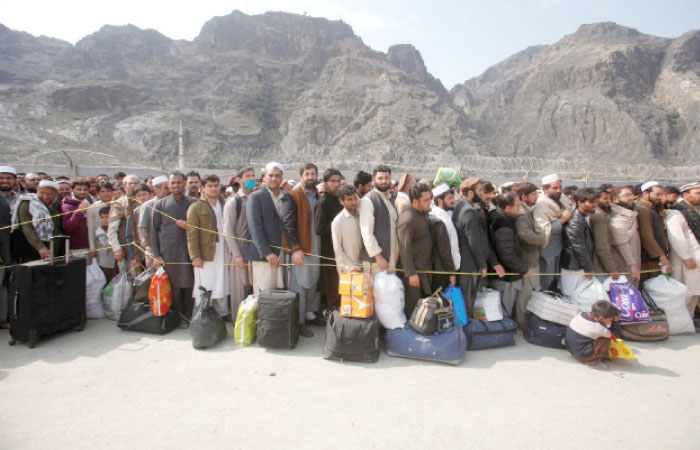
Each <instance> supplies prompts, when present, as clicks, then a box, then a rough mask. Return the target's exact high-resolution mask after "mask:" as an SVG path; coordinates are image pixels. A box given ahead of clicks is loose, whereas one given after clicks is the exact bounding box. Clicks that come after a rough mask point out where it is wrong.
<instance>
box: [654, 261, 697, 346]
mask: <svg viewBox="0 0 700 450" xmlns="http://www.w3.org/2000/svg"><path fill="white" fill-rule="evenodd" d="M644 290H645V291H646V292H647V294H649V295H650V296H651V298H652V299H653V300H654V302H656V304H657V305H658V306H659V308H661V309H663V310H664V313H666V320H668V334H681V333H695V326H694V325H693V319H692V318H691V317H690V313H689V312H688V307H687V306H686V305H685V297H686V295H687V293H688V288H687V287H686V286H685V285H684V284H683V283H680V282H678V281H676V280H674V279H673V278H671V277H669V276H667V275H659V276H656V277H654V278H651V279H649V280H647V281H645V282H644Z"/></svg>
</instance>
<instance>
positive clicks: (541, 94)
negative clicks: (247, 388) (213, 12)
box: [0, 11, 700, 168]
mask: <svg viewBox="0 0 700 450" xmlns="http://www.w3.org/2000/svg"><path fill="white" fill-rule="evenodd" d="M699 54H700V32H697V31H695V32H689V33H687V34H685V35H684V36H681V37H680V38H678V39H676V40H671V39H662V38H657V37H653V36H647V35H643V34H640V33H638V32H637V31H635V30H631V29H628V28H624V27H620V26H618V25H615V24H597V25H586V26H583V27H581V28H580V29H579V30H578V31H577V32H576V33H574V34H573V35H570V36H566V37H565V38H564V39H562V40H561V41H560V42H558V43H557V44H555V45H552V46H539V47H533V48H529V49H526V50H524V51H522V52H520V53H518V54H516V55H513V56H512V57H511V58H509V59H507V60H505V61H503V62H502V63H500V64H498V65H496V66H493V67H491V68H490V69H488V70H487V71H486V72H484V73H483V74H482V75H480V76H479V77H476V78H474V79H471V80H468V81H466V82H465V83H464V84H462V85H458V86H455V87H454V88H453V89H452V90H451V91H449V92H448V91H447V90H446V89H445V88H444V87H443V85H442V84H441V83H440V81H439V80H437V79H435V78H434V77H433V76H432V75H431V74H430V73H429V72H428V70H427V68H426V67H425V64H424V63H423V59H422V57H421V55H420V53H419V52H418V51H417V50H416V49H415V48H414V47H413V46H411V45H396V46H393V47H391V48H390V49H389V51H388V52H387V53H386V54H384V53H381V52H377V51H374V50H372V49H370V48H369V47H367V46H366V45H364V44H363V43H362V41H361V40H360V38H358V37H357V36H355V35H354V34H353V31H352V29H351V28H350V27H349V26H348V25H346V24H344V23H343V22H339V21H329V20H325V19H319V18H311V17H307V16H298V15H292V14H285V13H267V14H263V15H259V16H246V15H244V14H242V13H240V12H236V11H235V12H233V13H232V14H230V15H228V16H224V17H215V18H213V19H211V20H210V21H209V22H207V23H206V24H205V25H204V26H203V27H202V30H201V32H200V34H199V36H198V37H197V38H195V39H194V40H193V41H176V40H172V39H169V38H167V37H166V36H163V35H162V34H160V33H158V32H157V31H154V30H141V29H139V28H137V27H134V26H131V25H129V26H124V27H114V26H105V27H103V28H102V29H101V30H99V31H98V32H96V33H94V34H92V35H90V36H87V37H85V38H83V39H82V40H81V41H79V42H78V43H77V44H76V45H75V46H73V45H70V44H68V43H66V42H62V41H58V40H55V39H49V38H45V37H34V36H31V35H29V34H26V33H20V32H15V31H12V30H9V29H8V28H6V27H3V26H1V25H0V147H1V148H2V154H3V159H4V160H6V161H8V162H12V161H14V160H16V159H18V158H20V157H23V156H27V155H31V154H35V153H39V152H41V151H46V150H49V149H61V148H82V149H89V150H95V151H99V152H103V153H108V154H112V155H114V157H115V160H116V162H117V163H118V162H132V161H133V162H139V163H142V164H147V165H152V166H153V165H155V166H159V165H160V163H161V162H162V163H163V164H164V165H165V166H166V167H173V166H174V165H175V164H176V160H177V158H176V153H177V130H178V127H179V123H180V121H182V123H183V126H184V128H185V147H186V162H187V165H188V166H190V167H210V168H228V167H232V166H233V167H235V166H236V165H238V164H241V163H243V162H247V161H250V160H262V159H267V158H276V159H280V160H286V161H297V162H298V161H301V160H307V159H308V160H314V159H324V160H325V159H327V158H328V157H330V158H334V160H335V161H339V160H352V161H364V162H365V163H362V165H363V166H365V167H366V166H367V165H368V164H373V163H374V162H378V161H386V162H390V163H393V164H406V165H420V166H424V167H428V166H434V165H437V164H441V163H443V159H444V160H445V161H451V162H454V161H459V160H460V158H462V159H463V158H465V157H467V156H470V157H472V156H473V155H494V156H540V157H548V158H551V157H556V158H561V159H569V160H571V159H576V160H591V161H592V160H597V161H600V160H603V161H605V160H607V161H619V160H623V161H626V162H632V161H634V162H637V161H638V160H639V159H649V160H650V162H658V163H663V164H682V163H686V162H688V161H693V159H695V160H697V157H698V156H699V154H698V152H699V151H700V150H699V149H700V142H698V141H699V139H700V137H699V134H700V133H698V123H699V122H700V98H699V96H700V81H699V77H700V56H699ZM56 158H57V160H60V159H61V158H62V157H61V156H56ZM107 159H109V158H107ZM105 161H106V159H105V158H103V157H98V156H90V155H85V157H84V158H83V157H81V162H83V163H84V164H86V163H104V162H105Z"/></svg>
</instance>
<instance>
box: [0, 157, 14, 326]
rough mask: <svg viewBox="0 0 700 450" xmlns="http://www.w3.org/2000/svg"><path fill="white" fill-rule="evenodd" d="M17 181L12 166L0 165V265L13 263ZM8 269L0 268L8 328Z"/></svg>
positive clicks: (0, 305)
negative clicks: (13, 229)
mask: <svg viewBox="0 0 700 450" xmlns="http://www.w3.org/2000/svg"><path fill="white" fill-rule="evenodd" d="M16 183H17V172H15V169H14V168H12V167H8V166H4V167H0V266H7V265H10V264H12V255H11V253H10V229H9V228H6V227H9V226H10V225H11V224H12V219H11V218H12V215H11V213H10V203H11V202H12V198H13V197H14V196H15V195H16V194H15V193H14V191H13V189H14V187H15V185H16ZM8 274H9V273H8V270H7V269H2V268H0V327H1V328H7V327H9V324H8V312H9V304H8V301H9V296H8V292H7V287H8V286H7V284H8V280H7V275H8Z"/></svg>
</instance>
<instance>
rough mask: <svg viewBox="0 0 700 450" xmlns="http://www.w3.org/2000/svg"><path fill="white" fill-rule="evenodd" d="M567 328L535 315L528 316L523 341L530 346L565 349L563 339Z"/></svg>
mask: <svg viewBox="0 0 700 450" xmlns="http://www.w3.org/2000/svg"><path fill="white" fill-rule="evenodd" d="M567 328H568V327H567V326H564V325H560V324H558V323H554V322H550V321H548V320H544V319H542V318H541V317H538V316H537V315H536V314H530V315H529V317H528V318H527V328H525V331H524V333H523V334H524V336H525V340H526V341H528V342H529V343H531V344H535V345H541V346H543V347H550V348H566V344H565V343H564V338H565V337H566V329H567Z"/></svg>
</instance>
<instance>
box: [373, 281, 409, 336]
mask: <svg viewBox="0 0 700 450" xmlns="http://www.w3.org/2000/svg"><path fill="white" fill-rule="evenodd" d="M405 301H406V300H405V293H404V287H403V283H402V282H401V280H400V279H399V277H397V276H396V275H394V274H389V273H387V272H386V271H382V272H379V273H378V274H377V275H375V277H374V313H375V314H376V315H377V317H378V318H379V321H380V322H381V324H382V326H383V327H384V328H386V329H387V330H393V329H395V328H403V327H404V325H405V324H406V314H405V313H404V311H403V307H404V305H405Z"/></svg>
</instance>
